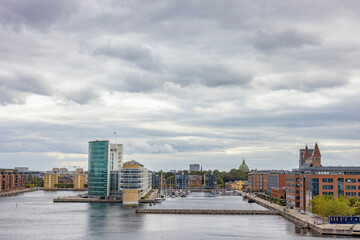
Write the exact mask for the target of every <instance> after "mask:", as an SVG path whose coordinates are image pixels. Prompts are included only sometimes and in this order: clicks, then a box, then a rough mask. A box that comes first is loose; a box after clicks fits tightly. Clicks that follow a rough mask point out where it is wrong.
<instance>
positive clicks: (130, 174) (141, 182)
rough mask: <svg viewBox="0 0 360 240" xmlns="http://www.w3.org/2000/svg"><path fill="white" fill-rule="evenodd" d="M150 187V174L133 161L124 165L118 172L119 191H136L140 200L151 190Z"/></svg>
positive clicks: (142, 166)
mask: <svg viewBox="0 0 360 240" xmlns="http://www.w3.org/2000/svg"><path fill="white" fill-rule="evenodd" d="M128 166H129V167H128ZM151 186H152V173H151V172H150V171H149V170H148V169H146V168H144V165H142V164H140V163H139V162H137V161H134V160H131V161H129V162H126V163H124V167H123V168H122V169H121V170H120V190H124V189H137V190H139V195H140V196H139V197H140V198H141V197H144V196H145V195H146V194H147V193H148V192H149V191H150V190H151Z"/></svg>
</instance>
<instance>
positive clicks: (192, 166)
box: [189, 164, 200, 172]
mask: <svg viewBox="0 0 360 240" xmlns="http://www.w3.org/2000/svg"><path fill="white" fill-rule="evenodd" d="M189 170H190V172H192V171H197V172H198V171H200V164H190V167H189Z"/></svg>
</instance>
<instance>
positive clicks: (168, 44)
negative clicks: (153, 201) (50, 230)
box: [0, 0, 360, 171]
mask: <svg viewBox="0 0 360 240" xmlns="http://www.w3.org/2000/svg"><path fill="white" fill-rule="evenodd" d="M359 39H360V1H357V0H347V1H343V0H338V1H333V0H318V1H310V0H300V1H299V0H290V1H280V0H279V1H274V0H266V1H260V0H254V1H245V0H214V1H208V0H191V1H180V0H166V1H162V0H161V1H160V0H152V1H148V0H131V1H127V0H126V1H125V0H121V1H118V0H116V1H115V0H114V1H109V0H102V1H94V0H88V1H71V0H63V1H56V0H27V1H24V0H11V1H9V0H0V168H14V167H30V169H32V170H49V169H51V168H52V167H62V166H66V167H68V168H69V169H73V168H74V167H75V166H80V167H83V168H85V169H87V151H88V142H89V141H93V140H104V139H108V140H111V141H112V142H115V135H114V131H116V143H122V144H124V158H125V161H129V160H131V159H135V160H137V161H139V162H141V163H143V164H144V165H145V167H147V168H148V169H150V170H160V169H163V170H170V169H178V170H180V169H188V167H189V164H190V163H199V164H201V165H202V166H203V168H204V169H219V170H225V171H228V170H230V169H232V168H238V167H239V166H240V164H241V163H242V159H245V160H246V163H247V164H248V166H249V168H250V169H292V168H296V167H297V166H298V153H299V149H300V148H304V147H305V145H308V146H309V148H313V147H314V145H315V142H317V143H318V145H319V147H320V151H321V153H322V163H323V165H325V166H328V165H336V166H338V165H346V166H348V165H359V164H360V161H359V160H358V158H359V155H360V134H359V133H360V123H359V120H360V107H359V106H360V68H359V66H360V41H359Z"/></svg>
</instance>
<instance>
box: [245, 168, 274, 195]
mask: <svg viewBox="0 0 360 240" xmlns="http://www.w3.org/2000/svg"><path fill="white" fill-rule="evenodd" d="M268 176H269V171H258V170H253V171H251V172H249V175H248V181H249V189H250V190H252V191H259V192H265V191H267V185H268V184H267V183H268Z"/></svg>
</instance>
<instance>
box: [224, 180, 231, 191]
mask: <svg viewBox="0 0 360 240" xmlns="http://www.w3.org/2000/svg"><path fill="white" fill-rule="evenodd" d="M232 184H233V182H232V181H229V182H225V188H226V189H232Z"/></svg>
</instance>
